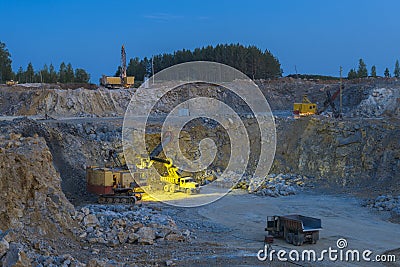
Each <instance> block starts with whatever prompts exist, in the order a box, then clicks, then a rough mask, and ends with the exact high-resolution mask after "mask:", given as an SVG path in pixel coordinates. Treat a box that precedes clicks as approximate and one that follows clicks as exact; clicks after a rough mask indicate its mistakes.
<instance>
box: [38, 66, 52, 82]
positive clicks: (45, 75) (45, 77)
mask: <svg viewBox="0 0 400 267" xmlns="http://www.w3.org/2000/svg"><path fill="white" fill-rule="evenodd" d="M49 80H50V73H49V67H47V64H44V66H43V69H41V70H40V82H43V83H48V82H49Z"/></svg>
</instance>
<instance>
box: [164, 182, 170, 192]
mask: <svg viewBox="0 0 400 267" xmlns="http://www.w3.org/2000/svg"><path fill="white" fill-rule="evenodd" d="M164 191H165V192H169V185H168V184H166V185H164Z"/></svg>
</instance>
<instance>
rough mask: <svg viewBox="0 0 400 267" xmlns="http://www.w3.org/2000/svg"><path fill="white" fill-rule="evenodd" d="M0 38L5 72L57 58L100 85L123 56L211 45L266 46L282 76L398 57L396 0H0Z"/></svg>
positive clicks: (390, 63)
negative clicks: (7, 59) (6, 57)
mask: <svg viewBox="0 0 400 267" xmlns="http://www.w3.org/2000/svg"><path fill="white" fill-rule="evenodd" d="M0 10H1V17H0V20H1V25H2V27H1V30H0V41H2V42H4V43H6V45H7V48H8V49H9V51H10V53H11V55H12V60H13V69H14V70H15V71H16V70H17V69H18V67H19V66H22V67H23V68H24V69H25V68H26V66H27V64H28V62H32V63H33V66H34V67H35V69H39V68H41V67H42V66H43V65H44V64H46V63H47V64H50V63H53V65H55V66H56V69H58V67H59V65H60V63H61V62H62V61H65V62H67V63H68V62H71V63H72V65H73V67H74V68H78V67H79V68H84V69H86V70H87V71H88V72H89V73H90V74H91V76H92V78H91V81H92V82H95V83H98V79H99V77H100V76H101V74H107V75H113V74H114V73H115V70H116V69H117V66H118V65H119V62H120V49H121V45H122V44H125V47H126V51H127V57H128V59H129V58H131V57H136V56H138V57H140V58H142V57H144V56H148V57H151V55H153V54H159V53H164V52H167V53H169V52H173V51H174V50H179V49H182V48H185V49H194V48H196V47H201V46H206V45H209V44H211V45H216V44H218V43H241V44H244V45H256V46H258V47H259V48H261V49H262V50H264V49H268V50H270V51H271V52H272V53H273V54H274V55H275V56H276V57H277V58H278V59H279V60H280V62H281V65H282V68H283V70H284V75H288V74H291V73H295V66H296V68H297V71H298V72H299V73H307V74H322V75H334V76H338V75H339V66H343V69H344V75H347V72H348V71H349V69H350V68H356V67H357V65H358V59H359V58H363V59H364V61H365V62H366V64H367V67H368V70H370V68H371V66H372V65H376V67H377V72H378V75H383V71H384V69H385V68H386V67H388V68H389V69H390V71H391V72H392V71H393V68H394V63H395V60H396V59H400V31H399V28H400V21H399V10H400V1H397V0H387V1H372V0H364V1H361V0H360V1H358V0H353V1H345V0H325V1H323V0H319V1H314V0H308V1H306V0H303V1H295V0H292V1H289V0H287V1H285V0H282V1H278V0H275V1H251V0H248V1H235V0H232V1H216V0H214V1H209V0H202V1H189V0H186V1H173V0H170V1H167V0H165V1H161V0H160V1H157V0H154V1H143V0H142V1H127V0H125V1H104V0H86V1H85V0H80V1H78V0H69V1H60V0H53V1H50V0H40V1H28V0H15V1H5V0H0Z"/></svg>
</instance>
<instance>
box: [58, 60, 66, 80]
mask: <svg viewBox="0 0 400 267" xmlns="http://www.w3.org/2000/svg"><path fill="white" fill-rule="evenodd" d="M58 81H59V82H60V83H66V82H67V66H66V65H65V63H64V62H62V63H61V64H60V69H59V70H58Z"/></svg>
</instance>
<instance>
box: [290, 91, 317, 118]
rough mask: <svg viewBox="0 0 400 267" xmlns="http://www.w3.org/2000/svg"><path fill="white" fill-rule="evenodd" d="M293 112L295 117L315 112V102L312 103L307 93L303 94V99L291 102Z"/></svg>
mask: <svg viewBox="0 0 400 267" xmlns="http://www.w3.org/2000/svg"><path fill="white" fill-rule="evenodd" d="M293 114H294V116H295V117H301V116H309V115H314V114H317V104H315V103H312V102H311V101H310V99H308V97H307V95H303V101H302V102H301V103H294V104H293Z"/></svg>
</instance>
